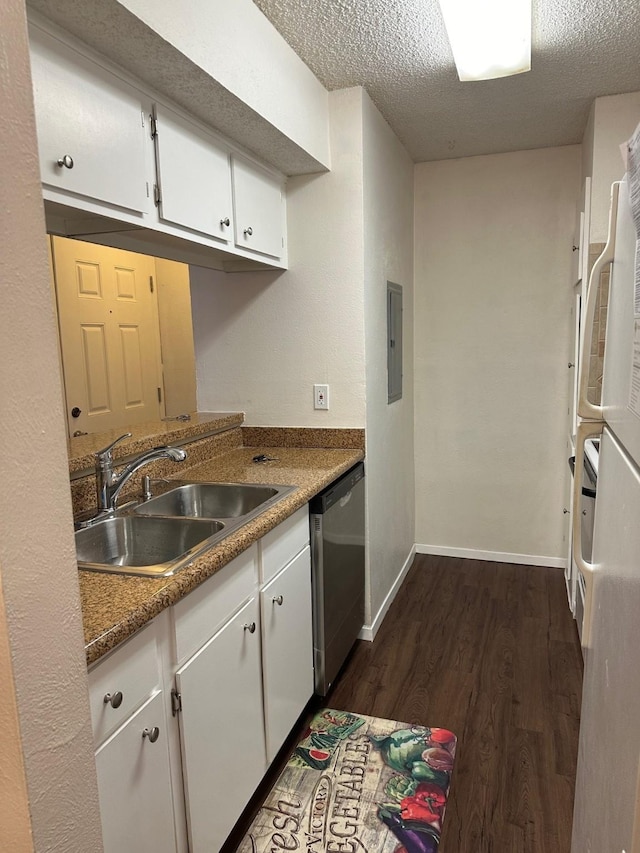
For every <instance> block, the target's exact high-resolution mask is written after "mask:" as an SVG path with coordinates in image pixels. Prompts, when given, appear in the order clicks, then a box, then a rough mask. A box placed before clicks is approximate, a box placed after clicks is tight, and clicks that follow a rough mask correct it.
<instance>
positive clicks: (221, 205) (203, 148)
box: [154, 104, 233, 242]
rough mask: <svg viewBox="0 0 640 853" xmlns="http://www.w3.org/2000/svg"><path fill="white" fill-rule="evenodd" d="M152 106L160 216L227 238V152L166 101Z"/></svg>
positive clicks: (229, 223) (229, 225)
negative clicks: (165, 104)
mask: <svg viewBox="0 0 640 853" xmlns="http://www.w3.org/2000/svg"><path fill="white" fill-rule="evenodd" d="M154 112H155V133H154V138H155V143H156V166H157V171H158V187H159V202H158V207H159V213H160V218H161V219H163V220H165V221H167V222H172V223H174V224H175V225H181V226H183V227H185V228H190V229H192V230H194V231H199V232H200V233H202V234H206V235H208V236H212V237H216V238H217V239H219V240H223V241H224V242H228V241H229V240H231V238H232V235H233V220H232V216H233V213H232V206H231V178H230V171H229V152H228V151H227V150H226V149H225V148H223V147H222V146H220V145H218V144H217V143H216V141H215V140H214V139H213V137H211V136H209V135H208V134H207V133H205V132H204V131H202V130H200V128H198V127H196V125H194V124H192V123H191V122H187V121H185V120H184V119H183V118H181V117H180V116H179V115H178V114H177V113H174V112H172V111H171V110H169V109H167V108H166V107H164V106H161V105H159V104H156V106H155V108H154Z"/></svg>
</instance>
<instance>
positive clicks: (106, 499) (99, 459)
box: [95, 432, 187, 516]
mask: <svg viewBox="0 0 640 853" xmlns="http://www.w3.org/2000/svg"><path fill="white" fill-rule="evenodd" d="M130 437H131V433H130V432H125V434H124V435H121V436H120V438H116V440H115V441H113V442H112V443H111V444H110V445H109V446H108V447H105V448H104V449H103V450H99V451H98V452H97V453H96V455H95V456H96V497H97V501H98V515H99V516H103V515H105V514H108V515H111V514H112V513H114V512H115V508H116V501H117V500H118V495H119V494H120V490H121V489H122V487H123V486H124V484H125V483H126V482H127V480H128V479H129V478H130V477H131V476H132V475H133V474H135V472H136V471H137V470H138V469H139V468H141V467H142V466H143V465H146V464H147V462H153V461H155V460H156V459H173V461H174V462H183V461H184V460H185V459H186V458H187V453H186V451H185V450H181V449H180V448H178V447H154V448H153V450H149V451H148V452H147V453H142V454H141V455H140V456H138V457H137V458H136V459H133V460H132V461H131V462H130V463H129V464H128V465H127V466H126V468H125V469H124V470H123V471H122V472H121V473H120V474H115V473H114V471H113V448H114V447H115V446H116V444H118V442H120V441H122V440H123V439H125V438H130Z"/></svg>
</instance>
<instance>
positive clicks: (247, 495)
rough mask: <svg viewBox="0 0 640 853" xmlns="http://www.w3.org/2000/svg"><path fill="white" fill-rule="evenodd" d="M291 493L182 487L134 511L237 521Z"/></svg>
mask: <svg viewBox="0 0 640 853" xmlns="http://www.w3.org/2000/svg"><path fill="white" fill-rule="evenodd" d="M287 491H290V488H289V487H288V486H261V485H253V484H248V483H183V484H181V485H178V487H177V488H175V489H171V490H170V491H168V492H165V493H164V494H163V495H158V496H157V497H155V498H150V499H149V500H148V501H145V502H144V503H142V504H139V506H137V507H136V509H135V512H136V513H137V514H138V515H149V516H151V515H155V516H158V515H164V516H179V517H181V518H240V516H247V515H249V514H250V513H253V512H254V510H257V509H259V508H262V507H263V506H264V505H265V504H267V502H269V501H272V500H273V498H275V497H277V496H280V495H283V493H285V492H287Z"/></svg>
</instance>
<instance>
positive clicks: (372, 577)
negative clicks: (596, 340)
mask: <svg viewBox="0 0 640 853" xmlns="http://www.w3.org/2000/svg"><path fill="white" fill-rule="evenodd" d="M363 129H364V137H363V142H364V287H365V305H364V308H365V342H366V379H367V419H366V426H367V462H366V465H367V486H368V487H367V514H368V519H369V524H368V551H367V559H368V577H369V585H370V590H369V605H370V607H369V611H368V612H367V613H366V620H365V621H366V624H367V625H371V624H372V623H373V624H374V628H375V627H377V623H376V617H377V616H378V615H380V616H381V615H383V613H381V608H383V605H384V603H385V599H386V597H387V595H388V593H389V591H390V590H391V588H392V587H393V585H394V583H395V581H396V580H397V578H398V574H399V572H400V570H401V568H402V567H403V566H404V564H405V561H406V560H407V557H408V556H409V554H410V553H411V550H412V547H413V543H414V524H415V502H414V460H413V162H412V161H411V159H410V157H409V155H408V154H407V152H406V150H405V149H404V148H403V146H402V145H401V144H400V142H399V141H398V139H397V137H396V136H395V135H394V133H393V131H392V130H391V128H390V127H389V125H388V124H387V123H386V121H385V120H384V119H383V117H382V116H381V115H380V113H379V112H378V110H377V108H376V107H375V106H374V104H373V102H372V101H371V99H370V98H369V96H368V95H367V94H366V93H365V94H364V97H363ZM387 281H393V282H395V283H396V284H400V285H402V287H403V309H404V310H403V396H402V399H401V400H398V401H396V402H394V403H391V404H388V403H387V346H386V341H387Z"/></svg>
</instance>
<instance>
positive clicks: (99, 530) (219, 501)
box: [76, 480, 295, 577]
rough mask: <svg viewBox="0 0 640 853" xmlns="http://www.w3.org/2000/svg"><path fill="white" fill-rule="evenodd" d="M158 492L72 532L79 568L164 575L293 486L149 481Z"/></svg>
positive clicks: (249, 518) (186, 562)
mask: <svg viewBox="0 0 640 853" xmlns="http://www.w3.org/2000/svg"><path fill="white" fill-rule="evenodd" d="M158 486H159V487H160V488H161V489H164V491H163V492H162V493H161V494H158V495H156V496H155V497H151V498H149V499H148V500H145V501H142V502H140V503H137V504H136V505H135V506H133V507H127V508H126V509H124V510H123V511H119V512H117V513H116V514H115V515H114V516H111V517H109V518H105V519H103V520H100V521H96V522H95V523H93V524H90V525H89V526H88V527H84V528H82V529H81V530H77V531H76V555H77V558H78V566H79V567H80V568H81V569H88V570H89V571H95V572H118V573H120V574H130V575H143V576H146V577H169V576H170V575H174V574H175V573H176V572H178V571H179V570H180V569H182V568H184V567H185V566H186V565H188V564H189V563H191V562H192V561H193V560H194V559H195V558H196V557H197V556H199V555H200V554H201V553H202V552H203V551H205V550H207V549H208V548H210V547H211V546H212V545H216V544H217V543H218V542H220V541H222V539H224V538H225V537H226V536H229V534H230V533H233V532H234V531H236V530H238V528H240V527H242V525H243V524H246V523H247V522H248V521H250V520H251V519H253V518H255V517H256V516H257V515H259V514H260V513H261V512H264V510H266V509H268V508H269V507H271V506H273V505H274V504H275V503H277V502H278V501H280V500H282V498H284V497H286V495H288V494H290V493H291V492H292V491H293V490H294V488H295V486H280V485H273V486H272V485H267V486H265V485H258V484H252V483H193V482H186V481H179V480H172V481H166V480H161V481H153V487H154V488H157V487H158Z"/></svg>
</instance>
